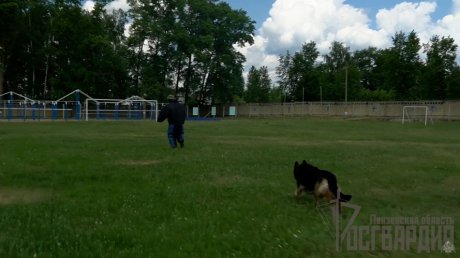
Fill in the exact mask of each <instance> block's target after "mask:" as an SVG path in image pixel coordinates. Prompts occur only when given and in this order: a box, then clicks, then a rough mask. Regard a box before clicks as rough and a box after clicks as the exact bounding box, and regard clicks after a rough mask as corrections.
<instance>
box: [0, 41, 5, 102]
mask: <svg viewBox="0 0 460 258" xmlns="http://www.w3.org/2000/svg"><path fill="white" fill-rule="evenodd" d="M4 60H5V56H4V52H3V48H2V46H0V94H3V90H4V87H3V82H4V81H5V64H4Z"/></svg>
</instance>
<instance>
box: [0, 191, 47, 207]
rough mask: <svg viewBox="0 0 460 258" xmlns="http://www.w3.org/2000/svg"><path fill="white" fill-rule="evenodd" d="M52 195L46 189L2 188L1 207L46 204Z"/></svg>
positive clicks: (0, 194) (0, 195)
mask: <svg viewBox="0 0 460 258" xmlns="http://www.w3.org/2000/svg"><path fill="white" fill-rule="evenodd" d="M51 195H52V194H51V191H48V190H44V189H27V188H13V187H0V205H9V204H30V203H38V202H44V201H46V200H49V199H50V198H51Z"/></svg>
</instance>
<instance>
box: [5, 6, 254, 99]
mask: <svg viewBox="0 0 460 258" xmlns="http://www.w3.org/2000/svg"><path fill="white" fill-rule="evenodd" d="M128 2H129V5H130V7H131V8H130V10H129V11H128V12H124V11H122V10H116V11H113V12H108V11H107V10H106V8H104V6H105V5H106V4H107V3H108V1H107V0H99V1H96V4H95V7H94V9H93V10H92V11H86V10H83V9H82V8H81V2H80V1H79V0H55V1H48V0H0V17H1V18H0V29H1V33H0V94H1V93H4V92H7V91H10V90H11V91H16V92H19V93H22V94H25V95H27V96H30V97H32V98H35V99H55V98H56V97H60V96H63V94H66V93H68V92H71V91H73V90H75V89H81V90H82V91H84V92H86V93H88V94H89V95H91V96H95V97H104V98H123V97H126V96H130V95H134V94H135V95H140V96H142V97H144V98H149V99H151V98H153V99H159V100H165V99H166V96H167V95H169V94H171V93H172V94H177V95H180V96H183V97H184V98H185V100H186V101H187V102H189V103H198V104H205V103H227V102H232V101H234V98H235V97H238V96H242V95H243V91H244V79H243V76H242V74H243V63H244V62H245V57H244V56H243V55H242V54H241V53H239V52H238V51H236V50H235V48H234V45H240V46H242V45H244V44H246V43H249V44H252V42H253V34H254V21H252V20H251V19H250V18H249V17H248V16H247V15H246V12H245V11H243V10H234V9H232V8H230V6H229V5H228V4H227V3H225V2H221V1H217V0H129V1H128ZM128 24H130V28H129V33H126V26H127V25H128Z"/></svg>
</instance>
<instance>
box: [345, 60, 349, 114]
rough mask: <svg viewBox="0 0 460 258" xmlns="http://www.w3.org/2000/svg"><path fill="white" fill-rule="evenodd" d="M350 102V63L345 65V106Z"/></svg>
mask: <svg viewBox="0 0 460 258" xmlns="http://www.w3.org/2000/svg"><path fill="white" fill-rule="evenodd" d="M347 102H348V65H347V66H345V106H346V105H347Z"/></svg>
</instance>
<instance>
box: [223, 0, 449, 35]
mask: <svg viewBox="0 0 460 258" xmlns="http://www.w3.org/2000/svg"><path fill="white" fill-rule="evenodd" d="M223 1H225V2H227V3H229V4H230V6H231V7H233V8H234V9H243V10H245V11H246V12H247V13H248V16H249V17H251V19H253V20H254V21H256V23H257V24H256V28H259V27H260V26H262V23H263V22H264V21H265V20H266V19H267V18H268V16H269V12H270V9H271V7H272V4H273V3H274V2H275V0H223ZM305 1H308V0H305ZM401 2H413V3H417V2H421V1H401V0H346V1H345V3H346V4H349V5H352V6H354V7H358V8H361V9H363V10H364V11H365V12H366V13H367V14H368V16H369V17H370V18H373V17H375V15H376V14H377V12H378V10H380V9H383V8H387V9H388V8H392V7H394V6H395V5H396V4H398V3H401ZM428 2H436V3H437V8H436V12H435V13H433V19H435V20H438V19H440V18H442V17H443V16H445V15H446V14H448V13H449V12H450V11H451V7H452V3H451V1H449V0H431V1H428ZM371 25H372V26H373V27H375V20H372V22H371Z"/></svg>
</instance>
